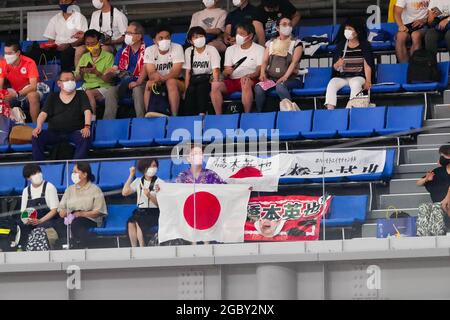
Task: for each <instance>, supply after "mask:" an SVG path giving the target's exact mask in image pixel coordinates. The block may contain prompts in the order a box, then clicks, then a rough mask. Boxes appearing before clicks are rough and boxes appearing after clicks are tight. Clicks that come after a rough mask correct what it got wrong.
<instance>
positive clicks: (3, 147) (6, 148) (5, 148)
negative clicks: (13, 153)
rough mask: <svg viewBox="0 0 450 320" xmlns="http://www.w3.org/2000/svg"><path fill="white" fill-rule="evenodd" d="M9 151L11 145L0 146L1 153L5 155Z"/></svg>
mask: <svg viewBox="0 0 450 320" xmlns="http://www.w3.org/2000/svg"><path fill="white" fill-rule="evenodd" d="M8 151H9V144H1V145H0V153H5V152H8Z"/></svg>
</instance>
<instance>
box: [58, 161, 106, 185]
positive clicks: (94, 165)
mask: <svg viewBox="0 0 450 320" xmlns="http://www.w3.org/2000/svg"><path fill="white" fill-rule="evenodd" d="M90 165H91V171H92V174H93V175H94V176H95V180H94V182H93V183H95V184H98V178H99V177H98V170H99V168H100V163H99V162H91V163H90ZM74 166H75V162H70V163H69V165H68V166H67V167H64V172H63V174H62V175H63V182H62V184H61V185H60V186H55V187H56V189H57V190H58V192H64V191H65V190H66V188H67V187H68V186H71V185H73V182H72V179H71V175H72V172H73V167H74Z"/></svg>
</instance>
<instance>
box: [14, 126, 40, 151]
mask: <svg viewBox="0 0 450 320" xmlns="http://www.w3.org/2000/svg"><path fill="white" fill-rule="evenodd" d="M26 125H27V126H29V127H32V128H36V123H27V124H26ZM42 129H43V130H47V129H48V122H44V124H43V125H42ZM10 149H11V151H12V152H30V151H31V150H32V149H33V148H32V145H31V143H25V144H12V145H10Z"/></svg>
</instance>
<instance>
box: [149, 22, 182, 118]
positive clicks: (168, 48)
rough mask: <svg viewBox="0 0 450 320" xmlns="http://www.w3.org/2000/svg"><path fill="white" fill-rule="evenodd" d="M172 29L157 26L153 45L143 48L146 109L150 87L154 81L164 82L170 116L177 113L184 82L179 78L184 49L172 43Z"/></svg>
mask: <svg viewBox="0 0 450 320" xmlns="http://www.w3.org/2000/svg"><path fill="white" fill-rule="evenodd" d="M171 35H172V31H171V29H170V28H169V27H167V26H159V27H157V28H156V30H155V31H154V32H153V35H152V36H153V42H154V43H155V44H154V45H153V46H151V47H148V48H147V49H145V53H144V66H145V68H144V70H145V72H146V73H147V76H148V79H149V80H148V81H147V85H146V88H145V92H144V102H145V104H146V107H147V110H148V111H153V110H149V108H148V107H149V105H150V100H151V92H152V87H153V85H154V84H155V83H157V84H165V86H166V88H167V95H168V97H169V105H170V111H171V113H172V116H176V115H177V114H178V109H179V107H180V97H181V94H182V93H183V91H184V83H183V82H182V81H181V80H179V78H180V76H181V71H182V68H183V65H184V51H183V47H182V46H181V45H179V44H176V43H172V41H171Z"/></svg>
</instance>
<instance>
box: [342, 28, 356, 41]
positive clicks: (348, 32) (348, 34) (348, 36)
mask: <svg viewBox="0 0 450 320" xmlns="http://www.w3.org/2000/svg"><path fill="white" fill-rule="evenodd" d="M344 36H345V39H347V40H353V38H354V35H353V31H352V30H345V31H344Z"/></svg>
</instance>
